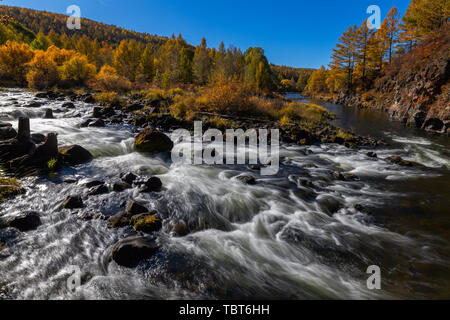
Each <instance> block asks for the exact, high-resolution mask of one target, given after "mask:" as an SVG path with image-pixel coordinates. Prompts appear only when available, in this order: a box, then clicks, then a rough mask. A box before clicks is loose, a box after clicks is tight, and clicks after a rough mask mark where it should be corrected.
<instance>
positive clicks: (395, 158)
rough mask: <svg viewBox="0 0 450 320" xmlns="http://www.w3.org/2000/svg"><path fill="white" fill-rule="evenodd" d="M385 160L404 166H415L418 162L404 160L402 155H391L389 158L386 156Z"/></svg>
mask: <svg viewBox="0 0 450 320" xmlns="http://www.w3.org/2000/svg"><path fill="white" fill-rule="evenodd" d="M385 160H386V161H387V162H389V163H392V164H396V165H399V166H402V167H413V166H415V165H417V164H416V163H414V162H411V161H407V160H404V159H403V158H402V157H399V156H390V157H389V158H386V159H385Z"/></svg>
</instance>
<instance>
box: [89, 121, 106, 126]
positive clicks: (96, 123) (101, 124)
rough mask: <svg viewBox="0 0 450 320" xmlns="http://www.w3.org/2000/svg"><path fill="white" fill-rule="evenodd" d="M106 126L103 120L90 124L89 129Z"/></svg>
mask: <svg viewBox="0 0 450 320" xmlns="http://www.w3.org/2000/svg"><path fill="white" fill-rule="evenodd" d="M104 126H105V121H103V120H102V119H97V120H94V121H91V122H89V124H88V127H94V128H103V127H104Z"/></svg>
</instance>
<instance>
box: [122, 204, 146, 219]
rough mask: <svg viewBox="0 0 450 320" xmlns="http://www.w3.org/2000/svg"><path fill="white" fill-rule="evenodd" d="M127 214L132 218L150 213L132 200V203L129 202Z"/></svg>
mask: <svg viewBox="0 0 450 320" xmlns="http://www.w3.org/2000/svg"><path fill="white" fill-rule="evenodd" d="M125 212H126V213H127V214H129V215H130V216H134V215H137V214H141V213H146V212H148V209H147V208H146V207H144V206H143V205H141V204H139V203H138V202H136V201H134V200H131V201H130V202H128V204H127V208H126V209H125Z"/></svg>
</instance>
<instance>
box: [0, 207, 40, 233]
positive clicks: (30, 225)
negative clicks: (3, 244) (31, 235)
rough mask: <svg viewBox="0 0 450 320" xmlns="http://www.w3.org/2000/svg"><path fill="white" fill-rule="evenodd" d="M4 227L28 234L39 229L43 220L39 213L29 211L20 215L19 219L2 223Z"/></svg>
mask: <svg viewBox="0 0 450 320" xmlns="http://www.w3.org/2000/svg"><path fill="white" fill-rule="evenodd" d="M2 224H3V227H9V228H15V229H17V230H19V231H21V232H27V231H31V230H35V229H37V227H39V226H40V225H41V219H40V217H39V213H37V212H34V211H29V212H25V213H22V214H20V215H19V216H17V217H14V218H10V219H8V220H7V221H6V222H4V223H1V222H0V226H1V225H2Z"/></svg>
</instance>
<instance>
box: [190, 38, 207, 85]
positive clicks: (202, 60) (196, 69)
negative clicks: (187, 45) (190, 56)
mask: <svg viewBox="0 0 450 320" xmlns="http://www.w3.org/2000/svg"><path fill="white" fill-rule="evenodd" d="M210 71H211V59H210V57H209V53H208V49H207V47H206V39H205V38H203V39H202V42H201V44H200V45H199V46H197V48H195V54H194V61H193V73H194V80H195V82H196V83H197V84H200V85H204V84H206V83H207V82H208V80H209V76H210Z"/></svg>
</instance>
